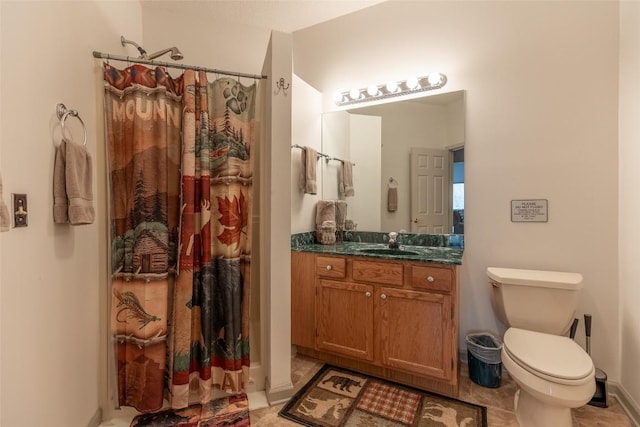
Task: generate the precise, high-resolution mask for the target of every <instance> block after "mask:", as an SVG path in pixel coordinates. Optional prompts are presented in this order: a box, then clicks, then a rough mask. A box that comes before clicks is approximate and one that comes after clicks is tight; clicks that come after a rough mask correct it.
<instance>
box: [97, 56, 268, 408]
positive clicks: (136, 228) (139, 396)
mask: <svg viewBox="0 0 640 427" xmlns="http://www.w3.org/2000/svg"><path fill="white" fill-rule="evenodd" d="M104 81H105V128H106V138H107V147H108V162H109V173H110V201H111V221H110V231H111V236H110V237H111V261H112V280H111V293H112V305H111V333H112V336H113V339H114V346H115V355H116V359H117V373H118V384H117V388H118V399H119V404H120V405H123V406H133V407H135V408H136V409H138V410H139V411H142V412H148V411H153V410H157V409H160V408H161V407H162V404H163V397H167V398H168V400H169V405H170V406H171V407H174V408H183V407H186V406H187V405H188V404H189V401H190V400H191V401H199V402H201V403H206V402H208V401H209V400H210V399H211V391H212V389H222V390H226V391H229V392H240V391H243V390H244V388H245V384H246V382H247V379H248V368H249V301H250V300H249V287H250V276H249V265H250V257H251V253H250V248H251V241H250V238H249V236H250V235H251V230H250V228H251V227H250V222H249V218H251V204H252V203H251V201H252V175H253V160H252V157H251V152H252V151H253V149H254V146H255V142H254V134H255V132H254V127H255V117H254V114H255V113H254V111H255V94H256V90H255V86H256V85H255V84H254V85H253V86H251V87H245V86H243V85H241V84H240V83H239V82H237V81H235V80H233V79H227V78H225V79H219V80H216V81H214V82H213V83H209V82H207V78H206V74H205V73H202V72H201V73H199V74H198V75H196V73H195V72H194V71H192V70H187V71H185V73H184V74H183V75H181V76H180V77H177V78H172V77H171V76H170V75H169V74H168V73H166V71H165V70H164V69H163V68H160V67H159V68H156V69H153V70H152V69H149V68H146V67H143V66H140V65H134V66H131V67H128V68H126V69H124V70H118V69H115V68H113V67H111V66H109V65H108V64H105V65H104ZM181 172H182V173H181Z"/></svg>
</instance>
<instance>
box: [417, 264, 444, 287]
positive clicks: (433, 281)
mask: <svg viewBox="0 0 640 427" xmlns="http://www.w3.org/2000/svg"><path fill="white" fill-rule="evenodd" d="M452 285H453V275H452V273H451V270H448V269H446V268H436V267H425V266H420V265H413V266H412V268H411V287H413V288H416V289H424V290H430V291H444V292H450V291H451V288H452Z"/></svg>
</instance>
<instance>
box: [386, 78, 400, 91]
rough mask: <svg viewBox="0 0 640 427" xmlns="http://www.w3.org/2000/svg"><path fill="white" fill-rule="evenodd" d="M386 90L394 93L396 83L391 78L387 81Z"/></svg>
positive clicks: (396, 86) (396, 88)
mask: <svg viewBox="0 0 640 427" xmlns="http://www.w3.org/2000/svg"><path fill="white" fill-rule="evenodd" d="M387 90H388V91H389V93H396V91H397V90H398V83H397V82H395V81H393V80H389V81H388V82H387Z"/></svg>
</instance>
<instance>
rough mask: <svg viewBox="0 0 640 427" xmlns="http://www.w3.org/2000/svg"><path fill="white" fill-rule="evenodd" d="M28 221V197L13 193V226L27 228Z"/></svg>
mask: <svg viewBox="0 0 640 427" xmlns="http://www.w3.org/2000/svg"><path fill="white" fill-rule="evenodd" d="M27 219H28V217H27V195H26V194H15V193H13V226H14V227H26V226H27V225H28V221H27Z"/></svg>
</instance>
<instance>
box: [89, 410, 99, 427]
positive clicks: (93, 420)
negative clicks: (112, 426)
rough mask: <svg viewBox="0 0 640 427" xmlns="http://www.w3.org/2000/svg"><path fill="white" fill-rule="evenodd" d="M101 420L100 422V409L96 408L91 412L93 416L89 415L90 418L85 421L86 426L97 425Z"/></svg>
mask: <svg viewBox="0 0 640 427" xmlns="http://www.w3.org/2000/svg"><path fill="white" fill-rule="evenodd" d="M101 422H102V409H100V408H98V409H96V412H95V414H93V417H91V419H90V420H89V422H88V423H87V427H99V426H100V423H101Z"/></svg>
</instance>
